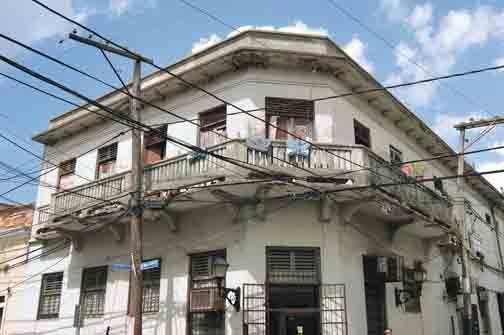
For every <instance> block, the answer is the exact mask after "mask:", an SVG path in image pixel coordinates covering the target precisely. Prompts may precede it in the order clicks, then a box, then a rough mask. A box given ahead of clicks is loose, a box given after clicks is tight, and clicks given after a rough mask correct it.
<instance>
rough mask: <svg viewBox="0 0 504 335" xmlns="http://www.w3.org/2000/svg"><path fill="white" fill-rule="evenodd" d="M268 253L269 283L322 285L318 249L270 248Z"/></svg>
mask: <svg viewBox="0 0 504 335" xmlns="http://www.w3.org/2000/svg"><path fill="white" fill-rule="evenodd" d="M266 253H267V256H266V262H267V271H268V273H267V280H268V282H269V283H292V284H319V283H320V251H319V249H318V248H282V247H268V248H267V250H266Z"/></svg>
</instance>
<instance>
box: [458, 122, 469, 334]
mask: <svg viewBox="0 0 504 335" xmlns="http://www.w3.org/2000/svg"><path fill="white" fill-rule="evenodd" d="M459 131H460V141H459V145H460V151H459V152H460V156H459V157H458V169H457V175H458V178H457V200H456V203H455V208H456V211H455V213H456V219H457V222H458V230H459V238H460V258H461V268H462V290H463V292H462V295H463V301H464V309H463V311H462V325H463V334H464V335H471V334H472V322H471V320H472V315H471V314H472V311H471V264H470V263H469V259H468V255H467V253H468V250H469V248H468V243H467V242H468V241H467V238H468V237H467V229H466V227H465V198H464V177H462V176H463V175H464V147H465V128H460V129H459Z"/></svg>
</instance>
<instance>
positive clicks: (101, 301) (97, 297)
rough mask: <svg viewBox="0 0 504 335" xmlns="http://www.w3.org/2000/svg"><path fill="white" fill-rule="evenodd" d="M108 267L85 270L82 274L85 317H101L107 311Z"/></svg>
mask: <svg viewBox="0 0 504 335" xmlns="http://www.w3.org/2000/svg"><path fill="white" fill-rule="evenodd" d="M106 287H107V267H106V266H100V267H95V268H88V269H84V272H83V274H82V296H81V305H82V306H83V307H82V315H83V316H84V317H86V316H87V317H99V316H102V315H103V312H104V309H105V292H106Z"/></svg>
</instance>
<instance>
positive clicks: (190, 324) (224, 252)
mask: <svg viewBox="0 0 504 335" xmlns="http://www.w3.org/2000/svg"><path fill="white" fill-rule="evenodd" d="M204 254H206V255H208V256H211V255H212V254H214V255H216V257H221V256H222V257H224V259H227V250H226V249H216V250H209V251H206V252H196V253H191V254H189V255H188V256H189V262H188V263H189V264H188V276H187V277H188V285H187V298H188V299H187V301H188V302H189V301H190V296H191V290H192V289H193V288H194V282H195V281H196V282H200V283H201V282H205V281H207V282H211V281H215V278H216V277H215V276H214V275H213V274H210V275H209V276H201V277H197V279H195V278H194V276H193V257H195V256H201V255H204ZM208 262H209V268H210V270H209V271H211V269H212V265H211V264H210V263H211V262H210V259H209V260H208ZM222 285H223V286H224V287H225V285H226V279H225V278H224V280H223V281H222ZM211 287H213V286H211ZM224 303H225V302H224ZM195 314H205V315H214V316H215V317H217V318H218V315H219V314H220V322H221V329H219V330H217V328H216V329H215V330H214V331H215V333H217V331H221V332H222V335H224V334H225V333H226V317H225V316H226V311H225V310H222V311H198V312H191V306H190V303H188V304H187V314H186V315H187V318H186V325H187V335H192V334H193V326H194V325H193V315H195Z"/></svg>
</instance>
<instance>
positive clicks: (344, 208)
mask: <svg viewBox="0 0 504 335" xmlns="http://www.w3.org/2000/svg"><path fill="white" fill-rule="evenodd" d="M375 200H376V197H369V198H364V199H359V200H352V201H347V202H343V203H341V204H339V205H338V207H339V214H340V216H341V218H342V220H343V223H344V224H345V225H347V224H349V223H350V222H351V220H352V217H353V216H354V215H355V213H357V212H358V211H359V210H360V209H361V208H362V207H363V206H365V205H367V204H368V203H369V202H371V201H375Z"/></svg>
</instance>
